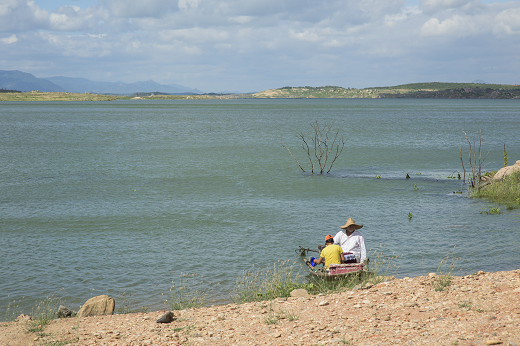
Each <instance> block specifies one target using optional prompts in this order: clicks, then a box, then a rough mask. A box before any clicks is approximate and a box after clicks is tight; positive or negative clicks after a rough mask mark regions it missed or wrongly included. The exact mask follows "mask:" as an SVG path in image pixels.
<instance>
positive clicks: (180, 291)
mask: <svg viewBox="0 0 520 346" xmlns="http://www.w3.org/2000/svg"><path fill="white" fill-rule="evenodd" d="M198 276H199V275H198V274H184V273H181V274H180V276H179V284H178V285H176V284H175V281H172V286H171V287H170V299H169V300H166V301H165V302H164V304H165V305H166V306H167V307H169V308H170V310H184V309H190V308H200V307H202V306H203V305H204V304H205V303H206V298H207V296H208V295H207V293H205V292H202V291H199V290H198V289H197V288H195V289H193V287H195V286H196V285H198V284H199V283H202V282H203V281H199V278H198ZM201 277H202V276H201Z"/></svg>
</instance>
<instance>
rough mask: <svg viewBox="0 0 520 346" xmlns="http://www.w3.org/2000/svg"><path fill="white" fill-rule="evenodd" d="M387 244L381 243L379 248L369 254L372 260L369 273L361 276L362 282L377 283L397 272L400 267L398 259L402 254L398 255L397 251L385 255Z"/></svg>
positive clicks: (369, 264)
mask: <svg viewBox="0 0 520 346" xmlns="http://www.w3.org/2000/svg"><path fill="white" fill-rule="evenodd" d="M385 246H386V245H381V244H379V248H378V249H374V250H372V253H371V254H370V256H369V258H370V261H369V262H368V270H367V273H366V274H365V275H364V277H362V278H361V279H362V284H367V283H369V284H372V285H377V284H378V283H381V282H383V281H386V280H387V279H388V278H390V277H393V276H394V275H395V274H396V272H397V269H399V266H398V265H397V260H398V259H399V258H400V257H401V255H396V254H395V252H394V253H392V254H391V255H385V254H384V247H385Z"/></svg>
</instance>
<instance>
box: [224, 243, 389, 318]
mask: <svg viewBox="0 0 520 346" xmlns="http://www.w3.org/2000/svg"><path fill="white" fill-rule="evenodd" d="M398 257H399V256H395V255H392V256H384V255H383V252H382V251H381V250H374V251H373V253H372V254H371V260H370V262H369V263H370V265H369V266H367V268H366V270H364V271H363V272H361V273H358V274H353V275H349V276H346V277H326V278H322V277H318V276H314V275H309V273H308V271H307V270H306V268H302V266H301V265H300V263H298V262H297V261H290V260H287V261H279V262H277V263H275V264H273V265H272V266H268V267H266V268H253V269H252V270H249V271H245V272H244V273H243V274H242V276H240V277H239V278H238V279H237V281H236V283H235V286H234V289H233V292H232V293H231V300H232V301H233V302H234V303H237V304H240V303H247V302H255V301H267V300H273V299H276V298H280V297H289V296H290V294H291V291H293V290H294V289H298V288H303V289H305V290H306V291H307V292H308V293H309V294H319V293H324V294H328V293H333V292H339V291H345V290H351V289H353V288H354V287H356V286H358V285H361V286H366V285H368V284H372V285H375V284H378V283H380V282H382V281H385V280H387V279H388V278H389V277H390V276H391V275H393V273H395V271H396V270H397V268H398V267H397V266H396V264H395V259H397V258H398ZM285 315H287V313H286V314H285ZM287 318H289V319H290V318H291V317H290V316H288V315H287Z"/></svg>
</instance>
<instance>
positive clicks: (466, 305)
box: [459, 300, 473, 311]
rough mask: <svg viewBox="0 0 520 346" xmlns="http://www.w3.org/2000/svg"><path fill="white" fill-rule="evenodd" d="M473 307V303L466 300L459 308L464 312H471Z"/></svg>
mask: <svg viewBox="0 0 520 346" xmlns="http://www.w3.org/2000/svg"><path fill="white" fill-rule="evenodd" d="M472 306H473V302H472V301H471V300H464V301H462V302H460V303H459V308H461V309H464V310H467V311H469V310H471V307H472Z"/></svg>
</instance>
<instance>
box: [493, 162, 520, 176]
mask: <svg viewBox="0 0 520 346" xmlns="http://www.w3.org/2000/svg"><path fill="white" fill-rule="evenodd" d="M516 171H520V160H518V161H516V163H515V164H514V165H512V166H507V167H503V168H501V169H499V170H498V172H496V173H495V175H494V176H493V180H502V178H503V177H505V176H506V175H511V174H513V173H514V172H516Z"/></svg>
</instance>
